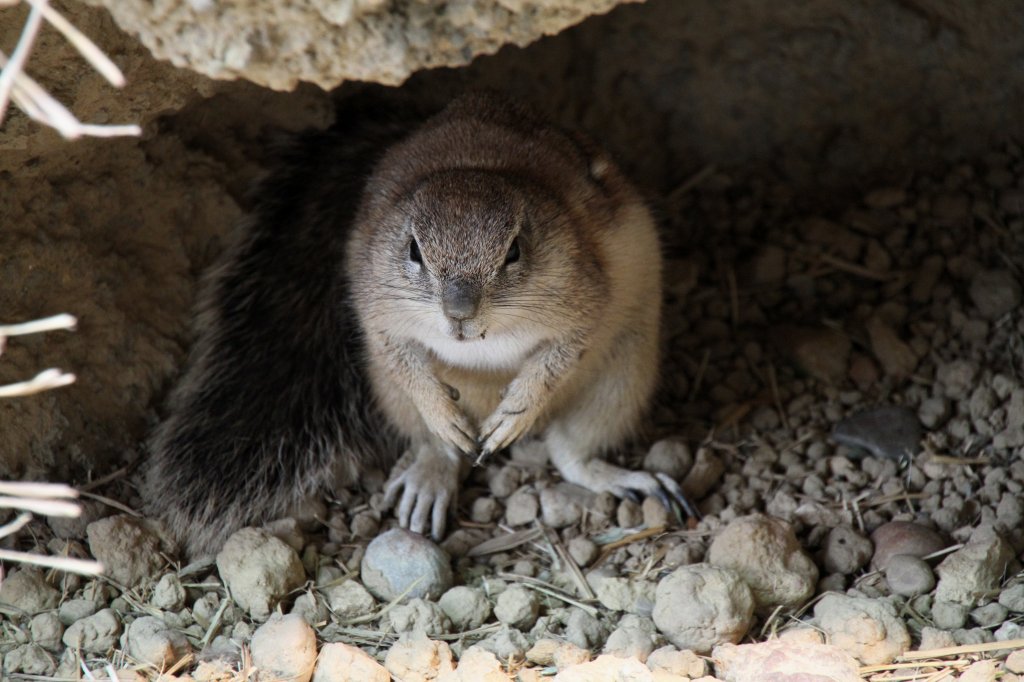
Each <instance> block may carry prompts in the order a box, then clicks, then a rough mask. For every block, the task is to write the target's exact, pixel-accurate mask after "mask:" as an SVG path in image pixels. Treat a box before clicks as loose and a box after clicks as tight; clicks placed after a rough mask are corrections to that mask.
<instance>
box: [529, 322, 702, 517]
mask: <svg viewBox="0 0 1024 682" xmlns="http://www.w3.org/2000/svg"><path fill="white" fill-rule="evenodd" d="M650 343H651V340H650V339H649V338H646V337H645V336H643V335H632V336H629V335H624V336H623V337H622V338H620V339H619V344H618V350H619V352H617V353H615V358H614V361H609V362H606V363H603V364H602V369H601V372H602V373H601V375H600V376H598V377H597V378H596V379H595V380H594V381H593V382H592V384H591V385H590V386H588V387H586V388H585V389H583V390H581V395H580V396H579V398H578V399H577V401H575V402H574V403H573V404H572V405H571V407H570V409H569V410H568V411H567V412H566V413H564V414H562V415H559V416H558V417H557V418H556V419H555V420H554V421H552V422H551V423H550V424H549V425H548V428H547V429H546V431H545V434H544V440H545V442H546V443H547V447H548V451H549V453H550V457H551V463H552V464H553V465H554V466H555V468H556V469H558V472H559V473H560V474H561V475H562V478H564V479H565V480H566V481H568V482H570V483H575V484H576V485H579V486H582V487H584V488H586V489H588V490H591V491H593V492H595V493H602V492H610V493H612V494H613V495H615V496H616V497H619V498H628V499H632V500H634V501H636V502H639V501H641V500H642V498H643V497H656V498H658V499H659V500H661V502H662V504H663V505H665V508H666V509H669V510H671V509H672V507H673V503H675V504H678V505H679V506H680V507H681V508H682V510H683V511H684V512H685V513H686V514H687V515H689V516H696V510H695V509H694V507H693V505H691V504H690V502H689V501H688V500H687V499H686V497H685V496H684V495H683V492H682V489H681V488H680V487H679V484H678V483H677V482H676V481H674V480H672V479H671V478H669V477H667V476H665V475H664V474H656V473H651V472H647V471H630V470H629V469H624V468H622V467H619V466H616V465H614V464H611V463H609V462H607V461H605V460H604V459H602V458H601V453H603V452H606V451H607V450H608V449H609V448H613V447H616V446H617V445H619V444H620V443H622V442H623V441H625V440H626V439H627V438H629V436H630V435H632V434H633V432H634V431H635V429H636V426H637V423H638V422H639V421H640V420H641V418H642V415H643V413H644V411H645V410H646V407H647V403H648V400H649V397H650V394H651V391H652V389H653V386H654V382H655V371H656V368H657V362H656V360H655V359H654V358H655V357H656V353H654V352H652V350H651V349H650V348H647V349H644V348H641V347H639V345H640V344H650ZM644 350H647V352H643V351H644ZM629 360H632V362H630V361H629Z"/></svg>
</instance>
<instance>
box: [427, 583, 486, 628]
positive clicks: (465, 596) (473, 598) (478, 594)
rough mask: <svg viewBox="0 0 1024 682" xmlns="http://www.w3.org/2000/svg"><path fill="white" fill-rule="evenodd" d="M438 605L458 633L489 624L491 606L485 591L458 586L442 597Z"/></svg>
mask: <svg viewBox="0 0 1024 682" xmlns="http://www.w3.org/2000/svg"><path fill="white" fill-rule="evenodd" d="M438 605H439V606H440V607H441V610H442V611H444V612H445V615H447V616H448V619H449V620H451V622H452V625H453V626H454V627H455V629H456V630H457V631H460V632H461V631H466V630H473V629H475V628H478V627H480V626H481V625H483V624H484V623H486V622H487V618H488V616H490V615H491V604H490V602H489V601H487V597H486V596H484V592H483V590H481V589H479V588H476V587H466V586H465V585H458V586H456V587H453V588H451V589H450V590H448V591H447V592H445V593H444V594H442V595H441V599H440V600H438Z"/></svg>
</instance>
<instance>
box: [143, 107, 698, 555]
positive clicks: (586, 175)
mask: <svg viewBox="0 0 1024 682" xmlns="http://www.w3.org/2000/svg"><path fill="white" fill-rule="evenodd" d="M359 114H360V112H356V113H354V114H352V115H349V116H347V117H343V118H342V119H341V120H339V122H338V123H337V124H336V125H335V126H334V127H333V128H332V129H331V130H329V131H327V132H319V133H312V134H308V135H306V136H305V137H303V138H301V139H300V140H299V141H298V142H297V143H296V144H295V145H294V146H293V148H292V150H291V151H290V152H289V153H288V154H287V155H286V158H285V160H284V162H283V163H282V164H281V167H280V168H279V170H277V171H276V172H274V173H272V174H271V175H270V176H269V177H268V178H267V179H266V180H264V181H263V183H261V185H260V186H259V187H258V189H257V193H256V195H257V202H256V208H255V210H254V211H253V213H252V216H251V217H250V218H249V220H248V221H247V222H246V223H245V224H244V225H243V226H242V229H241V234H240V236H239V239H238V240H237V242H236V244H235V245H234V246H233V247H232V248H230V249H229V250H228V252H227V253H226V255H225V257H224V259H223V261H222V264H221V265H220V266H219V267H218V268H217V269H215V270H214V272H213V274H212V275H211V277H210V278H209V280H208V283H207V286H206V293H205V295H204V296H203V302H202V305H201V309H200V313H199V315H198V316H197V331H198V341H197V343H196V346H195V348H194V350H193V354H192V356H191V359H190V362H189V369H188V371H187V372H186V374H185V377H184V379H183V380H182V382H181V383H180V385H179V386H178V387H177V388H176V390H175V391H174V393H173V394H172V398H171V401H170V410H169V416H168V418H167V419H166V420H165V421H164V422H163V424H161V426H160V427H159V428H158V429H157V431H156V433H155V435H154V438H153V439H152V442H151V450H152V452H151V457H150V460H149V466H148V471H147V482H146V488H147V490H146V494H147V499H148V500H149V506H150V511H151V512H154V513H156V514H158V515H160V516H162V517H164V518H165V519H167V521H168V523H169V526H170V527H171V529H172V531H173V532H175V533H176V534H177V535H178V536H179V537H180V538H181V539H182V540H183V541H184V542H185V544H186V547H187V549H188V551H189V553H190V554H193V555H194V554H199V553H204V552H208V551H211V550H215V549H216V548H217V546H218V544H219V543H220V542H221V541H223V539H224V538H225V537H226V535H227V534H228V533H230V532H231V531H233V530H235V529H237V528H238V527H240V526H242V525H245V524H250V523H255V522H259V521H263V520H267V519H270V518H273V517H275V516H279V515H282V514H284V513H286V512H287V510H288V509H289V507H290V506H292V505H293V504H295V503H296V502H298V501H300V500H301V499H302V498H303V497H304V496H307V495H309V494H311V493H313V492H315V491H317V490H319V489H322V488H324V487H326V486H330V485H337V484H339V483H341V484H344V483H348V482H352V481H355V480H356V479H357V478H358V474H359V472H360V471H361V470H362V469H363V468H364V467H366V466H369V465H372V464H376V463H384V462H385V461H386V459H387V457H388V456H389V455H391V454H392V453H394V452H396V451H397V450H398V448H399V446H400V443H401V442H404V443H405V444H406V445H407V446H408V448H409V451H410V453H411V465H410V466H408V467H407V468H405V469H404V470H403V471H401V472H398V473H395V474H393V475H392V478H391V479H390V481H389V482H388V484H387V487H386V491H387V496H388V498H389V500H390V502H391V503H392V504H394V503H396V502H397V510H396V514H397V517H398V519H399V522H400V523H401V524H402V525H403V526H405V527H408V528H411V529H412V530H414V531H417V532H427V531H429V532H431V534H432V535H433V536H434V537H435V538H440V537H441V536H442V535H443V533H444V528H445V522H446V518H447V514H448V510H449V507H450V506H451V505H452V504H453V503H454V501H455V498H456V492H457V489H458V486H459V481H460V469H463V468H464V467H465V466H466V464H467V462H471V461H473V460H477V459H479V458H484V457H486V456H488V455H490V454H491V453H494V452H496V451H498V450H501V449H503V448H505V447H507V446H509V445H510V444H512V443H513V442H515V441H516V440H517V439H518V438H520V437H523V436H526V435H531V436H536V437H539V438H541V439H543V440H544V442H545V445H546V447H547V449H548V451H549V453H550V457H551V460H552V462H553V464H554V465H555V467H556V468H557V469H558V471H559V473H560V474H561V475H562V477H563V478H564V479H565V480H567V481H570V482H572V483H576V484H579V485H581V486H583V487H585V488H588V489H590V490H593V491H599V492H600V491H609V492H611V493H614V494H615V495H618V496H633V497H635V496H637V495H638V494H640V495H656V496H658V497H660V498H661V499H663V500H664V501H665V502H666V503H667V502H668V501H669V500H670V499H675V500H676V501H678V502H679V503H680V504H684V500H683V498H682V493H681V491H680V490H679V486H678V485H677V484H676V483H675V482H674V481H672V480H671V479H669V478H667V477H666V476H664V475H656V474H650V473H647V472H642V471H635V472H634V471H628V470H625V469H622V468H619V467H616V466H613V465H612V464H609V463H608V462H606V461H604V460H602V459H600V458H599V455H600V454H601V453H602V452H603V451H605V450H607V449H608V448H612V447H614V446H616V445H618V444H620V443H621V442H622V441H623V440H624V439H626V438H627V437H628V436H629V435H630V434H631V433H632V431H633V429H634V427H635V426H636V424H637V422H638V420H639V419H640V417H641V415H642V413H643V411H644V409H645V408H646V406H647V403H648V401H649V399H650V396H651V393H652V390H653V388H654V384H655V380H656V375H657V371H658V345H659V343H658V326H659V317H660V310H661V255H660V251H659V246H658V238H657V234H656V230H655V226H654V221H653V220H652V217H651V214H650V212H649V211H648V209H647V208H646V206H645V204H644V202H643V201H642V200H641V198H640V196H639V195H638V193H637V192H636V191H635V190H634V189H633V188H632V186H631V185H630V184H629V183H628V182H627V181H626V180H625V178H624V177H623V176H622V174H621V173H620V172H619V170H618V169H617V168H616V167H615V166H614V165H613V163H612V162H611V160H610V159H609V158H608V157H607V155H606V154H605V153H604V152H603V151H601V150H600V149H599V148H598V147H597V146H596V145H595V144H594V143H592V142H591V141H590V140H589V139H587V138H585V137H583V136H581V135H577V134H572V133H567V132H564V131H562V130H561V129H559V128H557V127H555V126H553V125H552V124H550V123H548V122H546V121H544V120H543V119H542V118H540V117H538V116H537V115H536V114H535V113H533V112H532V111H530V110H528V109H526V108H525V107H522V106H520V105H518V104H516V103H513V102H511V101H508V100H506V99H504V98H502V97H500V96H497V95H493V94H481V93H477V94H470V95H465V96H463V97H461V98H459V99H457V100H456V101H454V102H453V103H452V104H450V105H449V106H448V107H447V108H446V109H444V110H443V111H442V112H441V113H439V114H437V115H435V116H433V117H431V118H429V119H428V120H427V121H426V122H425V123H423V124H422V125H418V126H413V125H411V124H410V121H408V120H402V119H397V120H385V121H381V120H380V119H379V117H375V118H374V120H373V121H372V124H371V123H368V122H367V121H366V118H367V117H365V116H362V117H361V116H360V115H359ZM367 177H368V179H367Z"/></svg>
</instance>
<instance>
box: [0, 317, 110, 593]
mask: <svg viewBox="0 0 1024 682" xmlns="http://www.w3.org/2000/svg"><path fill="white" fill-rule="evenodd" d="M76 323H77V321H76V320H75V318H74V317H72V316H71V315H54V316H53V317H47V318H45V319H42V320H34V321H32V322H25V323H23V324H11V325H0V354H2V353H3V350H4V347H5V346H6V344H7V339H8V338H10V337H12V336H24V335H26V334H38V333H41V332H49V331H56V330H73V329H74V328H75V324H76ZM74 380H75V375H74V374H68V373H66V372H63V371H61V370H59V369H48V370H45V371H43V372H40V373H39V374H37V375H36V376H35V377H33V378H32V379H29V380H27V381H21V382H18V383H14V384H6V385H0V398H14V397H19V396H27V395H32V394H34V393H39V392H40V391H47V390H50V389H53V388H58V387H60V386H67V385H68V384H71V383H73V382H74ZM77 497H78V491H77V490H75V489H74V488H71V487H69V486H66V485H63V484H61V483H33V482H8V481H0V509H17V510H19V511H20V512H21V513H19V514H18V515H17V516H16V517H15V518H14V519H13V520H12V521H9V522H7V523H6V524H4V525H3V526H0V539H3V538H5V537H7V536H9V535H13V534H14V533H16V532H18V531H19V530H21V529H22V528H23V527H25V525H26V524H27V523H28V522H29V521H31V520H32V514H33V513H35V514H43V515H45V516H66V517H77V516H78V515H79V514H81V513H82V510H81V508H80V507H79V506H78V504H77V503H76V502H74V500H75V499H76V498H77ZM0 561H14V562H18V563H25V564H32V565H35V566H43V567H46V568H56V569H59V570H62V571H71V572H73V573H82V574H85V575H96V574H98V573H100V572H101V571H102V570H103V567H102V566H101V565H100V564H99V563H98V562H95V561H86V560H82V559H73V558H71V557H52V556H43V555H40V554H32V553H30V552H17V551H14V550H10V549H0Z"/></svg>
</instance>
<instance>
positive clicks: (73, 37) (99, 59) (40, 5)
mask: <svg viewBox="0 0 1024 682" xmlns="http://www.w3.org/2000/svg"><path fill="white" fill-rule="evenodd" d="M26 2H28V4H30V5H32V8H33V9H38V10H39V11H41V12H42V13H43V17H44V18H45V19H46V20H47V21H48V22H50V25H51V26H53V27H54V28H55V29H57V30H58V31H60V32H61V33H62V34H63V35H64V37H65V38H66V39H67V41H68V42H69V43H71V44H72V45H74V47H75V49H76V50H78V53H79V54H81V55H82V56H83V57H85V59H86V61H88V62H89V63H90V64H92V68H94V69H96V70H97V71H99V72H100V75H101V76H103V77H104V78H106V79H107V82H108V83H110V84H111V85H113V86H114V87H115V88H120V87H123V86H124V82H125V81H124V74H123V73H121V69H119V68H117V65H116V64H114V62H112V61H110V59H109V58H108V57H107V55H105V54H103V50H101V49H100V48H98V47H96V43H94V42H92V41H91V40H89V39H88V38H87V37H86V36H85V34H84V33H82V32H81V31H79V30H78V29H77V28H75V27H74V25H73V24H72V23H71V22H70V21H68V20H67V19H65V18H64V16H63V15H62V14H61V13H60V12H58V11H57V10H55V9H54V8H52V7H50V5H49V4H48V3H47V1H46V0H26Z"/></svg>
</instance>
